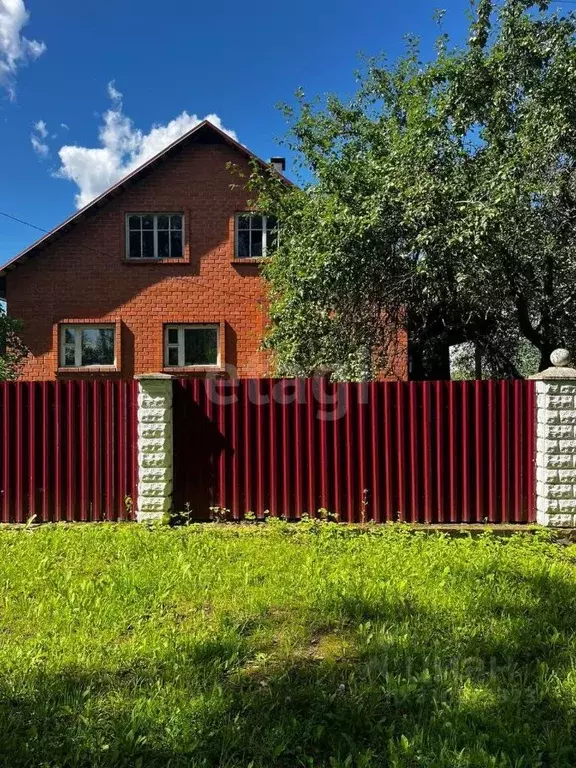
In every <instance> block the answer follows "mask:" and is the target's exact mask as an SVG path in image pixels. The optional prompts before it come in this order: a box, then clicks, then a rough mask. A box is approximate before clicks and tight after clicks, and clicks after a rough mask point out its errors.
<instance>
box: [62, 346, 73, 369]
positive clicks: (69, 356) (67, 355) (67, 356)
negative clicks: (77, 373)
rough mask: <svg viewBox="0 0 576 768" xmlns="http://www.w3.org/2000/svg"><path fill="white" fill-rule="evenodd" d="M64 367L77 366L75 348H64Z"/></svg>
mask: <svg viewBox="0 0 576 768" xmlns="http://www.w3.org/2000/svg"><path fill="white" fill-rule="evenodd" d="M64 365H75V355H74V347H64Z"/></svg>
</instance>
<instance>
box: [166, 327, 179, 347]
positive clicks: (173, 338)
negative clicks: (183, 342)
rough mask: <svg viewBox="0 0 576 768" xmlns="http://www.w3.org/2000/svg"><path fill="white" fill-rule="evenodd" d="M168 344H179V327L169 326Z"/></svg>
mask: <svg viewBox="0 0 576 768" xmlns="http://www.w3.org/2000/svg"><path fill="white" fill-rule="evenodd" d="M168 344H178V328H168Z"/></svg>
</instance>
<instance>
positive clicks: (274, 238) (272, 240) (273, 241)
mask: <svg viewBox="0 0 576 768" xmlns="http://www.w3.org/2000/svg"><path fill="white" fill-rule="evenodd" d="M276 248H278V230H277V229H273V230H272V231H271V232H268V237H267V240H266V250H268V251H275V250H276Z"/></svg>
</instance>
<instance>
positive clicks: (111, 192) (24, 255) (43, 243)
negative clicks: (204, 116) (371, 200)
mask: <svg viewBox="0 0 576 768" xmlns="http://www.w3.org/2000/svg"><path fill="white" fill-rule="evenodd" d="M206 128H209V129H211V130H212V131H213V132H214V133H216V134H217V135H218V136H220V138H222V139H223V140H224V141H225V142H226V143H227V144H229V145H230V146H231V147H233V148H234V149H236V150H237V151H238V152H241V153H242V154H243V155H245V156H246V157H248V158H249V159H250V160H256V162H258V163H260V165H262V166H264V167H268V164H267V163H266V162H265V161H264V160H262V158H260V157H258V156H257V155H255V154H254V153H253V152H251V151H250V150H249V149H247V148H246V147H245V146H243V145H242V144H240V142H238V141H236V140H235V139H233V138H232V137H231V136H229V135H228V134H227V133H225V132H224V131H223V130H221V129H220V128H218V127H217V126H215V125H214V123H211V122H210V121H209V120H202V122H200V123H198V125H195V126H194V128H191V129H190V130H189V131H188V132H187V133H185V134H184V135H183V136H181V137H180V138H179V139H176V141H174V142H172V144H170V145H168V146H167V147H166V148H165V149H163V150H162V151H161V152H159V153H158V154H157V155H154V157H152V158H150V160H147V161H146V162H145V163H143V164H142V165H140V166H138V168H136V169H135V170H134V171H132V173H129V174H128V175H127V176H123V177H122V178H121V179H120V180H119V181H117V182H116V184H113V185H112V186H111V187H109V188H108V189H107V190H106V191H105V192H103V193H102V194H101V195H99V196H98V197H97V198H95V199H94V200H92V202H91V203H88V205H85V206H84V207H83V208H81V209H80V210H79V211H76V213H74V214H72V216H69V217H68V218H67V219H65V220H64V221H63V222H62V223H61V224H58V226H57V227H54V229H52V230H51V231H50V232H47V233H46V234H45V235H43V236H42V237H40V238H39V239H38V240H36V241H35V242H34V243H32V244H31V245H29V246H28V247H27V248H25V249H24V250H23V251H21V252H20V253H19V254H18V255H17V256H14V258H12V259H10V261H7V262H6V264H4V265H3V266H2V267H0V277H3V276H5V275H6V274H7V273H8V272H10V271H11V270H13V269H15V268H16V267H17V266H18V264H20V263H23V262H24V261H27V260H28V258H30V256H32V255H33V252H34V251H36V250H38V249H39V248H45V247H47V246H49V245H51V244H52V243H53V242H54V241H55V240H57V239H58V237H60V236H62V235H63V234H65V233H66V232H67V231H68V230H69V229H70V228H71V227H73V226H75V225H76V224H79V223H80V222H81V221H83V220H84V219H85V218H86V216H87V215H88V214H90V213H91V212H93V211H94V210H95V209H97V208H101V207H102V206H103V205H105V204H106V203H107V202H108V201H109V200H110V199H112V198H113V197H115V196H116V195H117V194H119V193H120V192H121V191H122V189H123V188H124V187H125V186H127V185H129V184H132V183H133V182H134V181H136V180H137V178H138V177H139V176H140V175H141V174H142V173H144V172H145V171H147V170H150V169H151V168H152V167H153V166H155V165H157V164H158V163H159V162H160V161H161V160H163V159H164V158H166V157H167V156H168V155H170V154H172V152H174V151H175V150H176V149H178V148H180V147H182V146H183V145H184V144H186V142H187V141H189V140H190V139H191V138H194V137H195V136H196V135H197V134H198V133H199V132H200V131H202V130H204V129H206ZM280 175H281V176H282V174H280ZM282 179H283V180H284V181H285V182H286V184H288V185H290V186H292V182H291V181H290V180H289V179H287V178H286V177H284V176H282Z"/></svg>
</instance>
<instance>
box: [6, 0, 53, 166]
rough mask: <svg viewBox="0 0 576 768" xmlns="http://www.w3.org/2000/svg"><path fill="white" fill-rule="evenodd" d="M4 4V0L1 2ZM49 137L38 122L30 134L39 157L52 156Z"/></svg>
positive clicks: (43, 122)
mask: <svg viewBox="0 0 576 768" xmlns="http://www.w3.org/2000/svg"><path fill="white" fill-rule="evenodd" d="M0 2H2V0H0ZM47 136H48V126H47V125H46V122H45V121H44V120H38V122H36V123H34V127H33V129H32V133H31V134H30V143H31V144H32V148H33V149H34V152H36V154H37V155H40V157H48V155H49V154H50V148H49V146H48V144H46V142H45V141H44V139H46V137H47Z"/></svg>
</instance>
